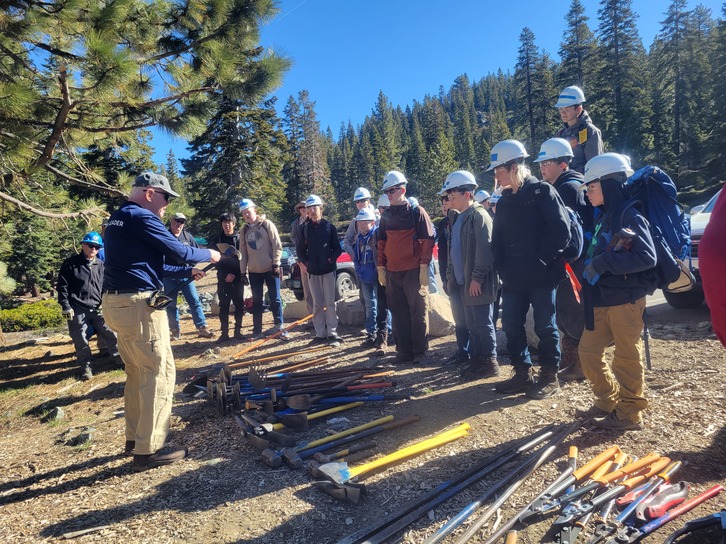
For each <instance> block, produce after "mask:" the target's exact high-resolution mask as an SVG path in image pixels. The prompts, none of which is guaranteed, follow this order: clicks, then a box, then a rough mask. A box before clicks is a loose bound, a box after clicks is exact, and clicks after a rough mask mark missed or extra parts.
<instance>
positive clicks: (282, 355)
mask: <svg viewBox="0 0 726 544" xmlns="http://www.w3.org/2000/svg"><path fill="white" fill-rule="evenodd" d="M324 349H330V346H317V347H314V348H307V349H301V350H300V351H293V352H291V353H278V354H277V355H270V356H268V357H260V358H258V359H252V360H251V361H240V362H238V363H231V364H228V365H227V368H245V367H248V366H252V365H257V364H260V363H270V362H272V361H279V360H280V359H289V358H291V357H296V356H297V355H304V354H306V353H314V352H316V351H322V350H324ZM283 368H284V367H283ZM275 370H276V371H279V370H280V369H275Z"/></svg>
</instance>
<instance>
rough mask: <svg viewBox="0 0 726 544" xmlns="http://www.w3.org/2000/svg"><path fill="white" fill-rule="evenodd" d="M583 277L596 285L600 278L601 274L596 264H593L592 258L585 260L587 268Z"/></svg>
mask: <svg viewBox="0 0 726 544" xmlns="http://www.w3.org/2000/svg"><path fill="white" fill-rule="evenodd" d="M582 277H583V278H585V280H587V282H588V283H589V284H590V285H595V284H596V283H597V280H599V279H600V274H598V272H597V270H595V265H594V264H593V262H592V259H588V260H587V261H585V270H584V271H583V273H582Z"/></svg>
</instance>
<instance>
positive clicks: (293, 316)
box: [283, 300, 308, 323]
mask: <svg viewBox="0 0 726 544" xmlns="http://www.w3.org/2000/svg"><path fill="white" fill-rule="evenodd" d="M283 315H284V317H285V323H292V322H293V321H297V320H298V319H302V318H303V317H305V316H307V315H308V307H307V304H306V303H305V301H304V300H296V301H295V302H286V303H285V308H284V309H283Z"/></svg>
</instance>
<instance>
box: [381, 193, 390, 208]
mask: <svg viewBox="0 0 726 544" xmlns="http://www.w3.org/2000/svg"><path fill="white" fill-rule="evenodd" d="M390 205H391V201H390V200H388V195H381V196H380V197H378V207H379V208H388V207H389V206H390Z"/></svg>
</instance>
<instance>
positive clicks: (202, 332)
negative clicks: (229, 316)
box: [197, 327, 214, 338]
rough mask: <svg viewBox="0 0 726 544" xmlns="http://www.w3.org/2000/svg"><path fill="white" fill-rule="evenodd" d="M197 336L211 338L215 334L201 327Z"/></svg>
mask: <svg viewBox="0 0 726 544" xmlns="http://www.w3.org/2000/svg"><path fill="white" fill-rule="evenodd" d="M197 336H198V337H199V338H211V337H212V336H214V334H213V333H212V331H210V330H209V329H207V327H199V328H198V329H197Z"/></svg>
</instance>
